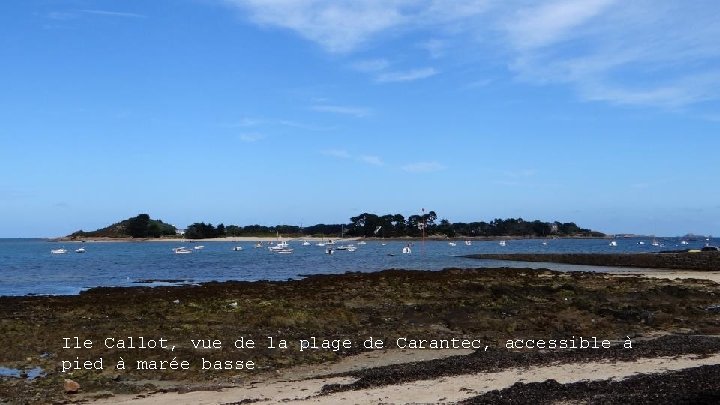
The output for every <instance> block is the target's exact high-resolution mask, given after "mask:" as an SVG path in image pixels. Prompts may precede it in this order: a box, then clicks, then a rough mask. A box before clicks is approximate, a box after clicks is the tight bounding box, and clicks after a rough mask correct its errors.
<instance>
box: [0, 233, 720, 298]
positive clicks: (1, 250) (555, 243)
mask: <svg viewBox="0 0 720 405" xmlns="http://www.w3.org/2000/svg"><path fill="white" fill-rule="evenodd" d="M543 241H545V240H536V239H523V240H509V241H507V243H506V246H500V245H499V244H498V242H494V241H487V242H479V241H473V242H472V245H470V246H467V245H465V244H464V243H463V241H456V243H457V246H450V245H449V244H448V242H437V241H426V242H424V243H422V242H419V241H418V242H414V246H413V247H412V253H411V254H402V248H403V246H405V245H406V243H405V242H399V241H388V242H385V244H383V243H381V242H380V241H370V242H367V244H366V245H357V244H356V246H357V247H358V249H357V251H355V252H348V251H336V252H335V254H333V255H327V254H325V248H323V247H318V246H315V245H314V244H313V245H311V246H302V244H301V242H299V241H291V242H290V247H291V248H293V249H294V251H293V253H292V254H276V253H271V252H270V251H268V249H267V248H254V247H253V245H254V244H253V243H248V242H245V243H231V242H207V243H202V242H198V243H187V242H184V244H185V246H186V247H188V248H190V249H192V248H193V247H196V246H198V245H204V248H203V249H201V250H195V249H193V253H192V254H174V253H173V250H172V249H173V248H175V247H178V246H180V244H179V242H137V243H135V242H127V243H86V244H82V245H81V244H80V243H60V242H49V241H46V240H42V239H0V295H28V294H43V295H45V294H50V295H63V294H77V293H79V292H80V291H82V290H85V289H88V288H91V287H97V286H119V287H129V286H139V285H145V286H147V285H152V286H157V285H167V284H192V283H202V282H206V281H213V280H216V281H225V280H249V281H254V280H287V279H294V278H299V277H302V275H305V274H332V273H335V274H337V273H344V272H347V271H361V272H372V271H378V270H383V269H389V268H403V269H422V270H440V269H443V268H446V267H507V266H511V267H519V266H522V267H538V265H537V264H532V265H531V264H527V263H510V262H498V261H492V260H474V259H466V258H463V257H460V256H461V255H466V254H472V253H528V252H536V253H537V252H547V253H566V252H578V253H582V252H586V253H611V252H653V251H660V250H672V249H681V248H683V249H684V248H700V247H702V246H704V244H705V243H706V241H705V240H704V239H703V240H697V241H690V242H689V244H688V245H681V244H680V239H677V238H663V239H661V240H660V242H661V243H662V246H657V247H656V246H652V245H651V241H650V240H649V239H648V238H624V239H618V240H617V244H618V246H616V247H612V246H609V244H608V243H609V241H608V240H605V239H555V240H546V241H545V242H547V244H546V245H544V244H543V243H542V242H543ZM640 241H643V242H644V244H642V245H641V244H639V242H640ZM713 244H717V239H716V240H714V241H713ZM81 246H83V247H84V248H85V249H86V253H83V254H79V253H75V249H77V248H79V247H81ZM235 246H242V247H243V250H242V251H233V247H235ZM62 247H64V248H66V249H67V250H68V253H67V254H51V253H50V250H51V249H59V248H62ZM542 267H548V266H547V265H543V266H542ZM551 267H552V268H555V269H560V270H563V269H568V268H573V269H578V268H579V266H567V265H565V266H563V265H553V266H551ZM592 269H593V268H588V270H592Z"/></svg>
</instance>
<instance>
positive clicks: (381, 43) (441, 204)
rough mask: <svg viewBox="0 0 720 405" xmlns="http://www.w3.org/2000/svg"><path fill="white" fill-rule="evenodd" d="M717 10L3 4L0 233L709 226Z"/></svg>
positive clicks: (414, 2) (612, 5) (629, 5)
mask: <svg viewBox="0 0 720 405" xmlns="http://www.w3.org/2000/svg"><path fill="white" fill-rule="evenodd" d="M717 38H720V4H718V3H717V2H715V1H700V0H698V1H692V2H682V1H662V0H652V1H649V0H648V1H646V0H637V1H633V2H627V1H620V0H617V1H616V0H585V1H579V0H576V1H567V0H549V1H544V2H537V1H524V0H516V1H496V0H477V1H472V0H468V1H453V2H449V1H433V0H367V1H343V0H335V1H329V0H328V1H326V0H308V1H291V0H173V1H169V0H166V1H163V0H156V1H144V0H123V1H119V0H118V1H110V0H106V1H99V0H94V1H93V0H76V1H74V0H42V1H41V0H34V1H33V0H28V1H8V2H2V3H1V4H0V169H1V170H2V173H3V176H2V178H0V237H31V236H58V235H64V234H68V233H70V232H72V231H75V230H77V229H85V230H92V229H96V228H99V227H102V226H105V225H107V224H109V223H112V222H114V221H116V220H119V219H123V218H127V217H130V216H133V215H136V214H138V213H141V212H147V213H149V214H151V216H153V217H155V218H161V219H163V220H165V221H166V222H170V223H173V224H175V225H178V226H181V227H182V226H186V225H187V224H189V223H192V222H196V221H205V222H212V223H214V224H217V223H218V222H224V223H225V224H239V225H248V224H254V223H260V224H265V225H274V224H279V223H285V224H296V225H300V224H304V225H309V224H315V223H321V222H322V223H338V222H344V221H347V220H348V218H349V217H350V216H354V215H357V214H359V213H361V212H375V213H379V214H384V213H402V214H404V215H406V216H407V215H411V214H415V213H419V212H420V210H421V208H425V209H428V210H429V209H432V210H435V211H436V212H437V213H438V215H439V216H440V217H441V218H447V219H449V220H450V221H452V222H468V221H474V220H485V221H489V220H492V219H493V218H506V217H522V218H525V219H541V220H546V221H552V220H560V221H563V222H564V221H574V222H576V223H578V224H579V225H581V226H585V227H590V228H593V229H597V230H600V231H603V232H608V233H621V232H635V233H647V234H657V235H680V234H684V233H687V232H694V233H699V234H714V235H718V234H720V188H719V187H718V185H719V184H720V181H719V180H718V179H719V177H718V174H719V173H718V168H720V163H719V162H720V159H718V155H719V152H720V138H719V137H718V130H719V129H720V109H719V108H718V107H720V63H719V62H720V47H719V46H717Z"/></svg>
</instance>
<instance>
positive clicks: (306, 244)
mask: <svg viewBox="0 0 720 405" xmlns="http://www.w3.org/2000/svg"><path fill="white" fill-rule="evenodd" d="M302 245H303V246H310V242H308V241H303V243H302Z"/></svg>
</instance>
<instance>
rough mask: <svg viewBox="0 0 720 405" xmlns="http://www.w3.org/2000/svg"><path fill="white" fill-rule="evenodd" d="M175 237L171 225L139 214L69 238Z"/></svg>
mask: <svg viewBox="0 0 720 405" xmlns="http://www.w3.org/2000/svg"><path fill="white" fill-rule="evenodd" d="M175 235H177V228H175V227H174V226H173V225H170V224H166V223H164V222H163V221H161V220H159V219H151V218H150V215H148V214H140V215H138V216H135V217H132V218H128V219H126V220H123V221H120V222H117V223H114V224H112V225H110V226H107V227H105V228H102V229H98V230H95V231H92V232H85V231H83V230H79V231H77V232H73V233H72V234H71V235H70V238H73V239H81V238H160V237H163V236H175Z"/></svg>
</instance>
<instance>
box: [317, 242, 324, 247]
mask: <svg viewBox="0 0 720 405" xmlns="http://www.w3.org/2000/svg"><path fill="white" fill-rule="evenodd" d="M315 246H325V243H323V242H318V243H316V244H315Z"/></svg>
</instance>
